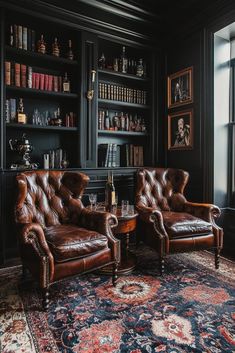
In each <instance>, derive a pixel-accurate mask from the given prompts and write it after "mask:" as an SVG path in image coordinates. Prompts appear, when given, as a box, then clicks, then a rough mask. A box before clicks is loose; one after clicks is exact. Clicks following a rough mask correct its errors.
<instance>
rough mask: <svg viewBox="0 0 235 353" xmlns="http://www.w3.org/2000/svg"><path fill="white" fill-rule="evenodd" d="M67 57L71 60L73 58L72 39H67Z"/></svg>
mask: <svg viewBox="0 0 235 353" xmlns="http://www.w3.org/2000/svg"><path fill="white" fill-rule="evenodd" d="M67 58H68V59H69V60H73V59H74V55H73V51H72V41H71V39H69V50H68V53H67Z"/></svg>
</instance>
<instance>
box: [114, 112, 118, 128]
mask: <svg viewBox="0 0 235 353" xmlns="http://www.w3.org/2000/svg"><path fill="white" fill-rule="evenodd" d="M113 127H114V130H115V131H117V130H119V116H118V115H117V113H116V112H115V114H114V116H113Z"/></svg>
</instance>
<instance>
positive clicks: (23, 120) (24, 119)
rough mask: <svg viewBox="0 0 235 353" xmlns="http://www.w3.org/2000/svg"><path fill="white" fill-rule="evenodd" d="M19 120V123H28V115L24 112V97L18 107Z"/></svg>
mask: <svg viewBox="0 0 235 353" xmlns="http://www.w3.org/2000/svg"><path fill="white" fill-rule="evenodd" d="M17 122H18V123H19V124H26V123H27V116H26V114H25V113H24V103H23V98H20V100H19V105H18V109H17Z"/></svg>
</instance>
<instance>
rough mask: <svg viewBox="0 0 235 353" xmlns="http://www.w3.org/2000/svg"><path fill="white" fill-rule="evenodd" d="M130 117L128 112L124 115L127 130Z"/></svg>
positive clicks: (126, 129) (127, 129)
mask: <svg viewBox="0 0 235 353" xmlns="http://www.w3.org/2000/svg"><path fill="white" fill-rule="evenodd" d="M129 126H130V119H129V116H128V114H126V115H125V131H129Z"/></svg>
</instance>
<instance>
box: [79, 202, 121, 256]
mask: <svg viewBox="0 0 235 353" xmlns="http://www.w3.org/2000/svg"><path fill="white" fill-rule="evenodd" d="M78 225H79V226H82V227H84V228H87V229H90V230H95V231H96V232H99V233H101V234H103V235H105V236H106V237H107V238H108V242H109V245H110V246H111V248H112V249H113V255H114V258H115V260H116V261H117V262H119V261H120V241H119V240H118V239H116V238H115V237H114V235H113V233H112V228H114V227H116V226H117V225H118V220H117V217H116V216H115V215H113V214H111V213H109V212H101V211H93V210H89V209H87V208H83V209H82V211H81V213H80V216H79V219H78Z"/></svg>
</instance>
